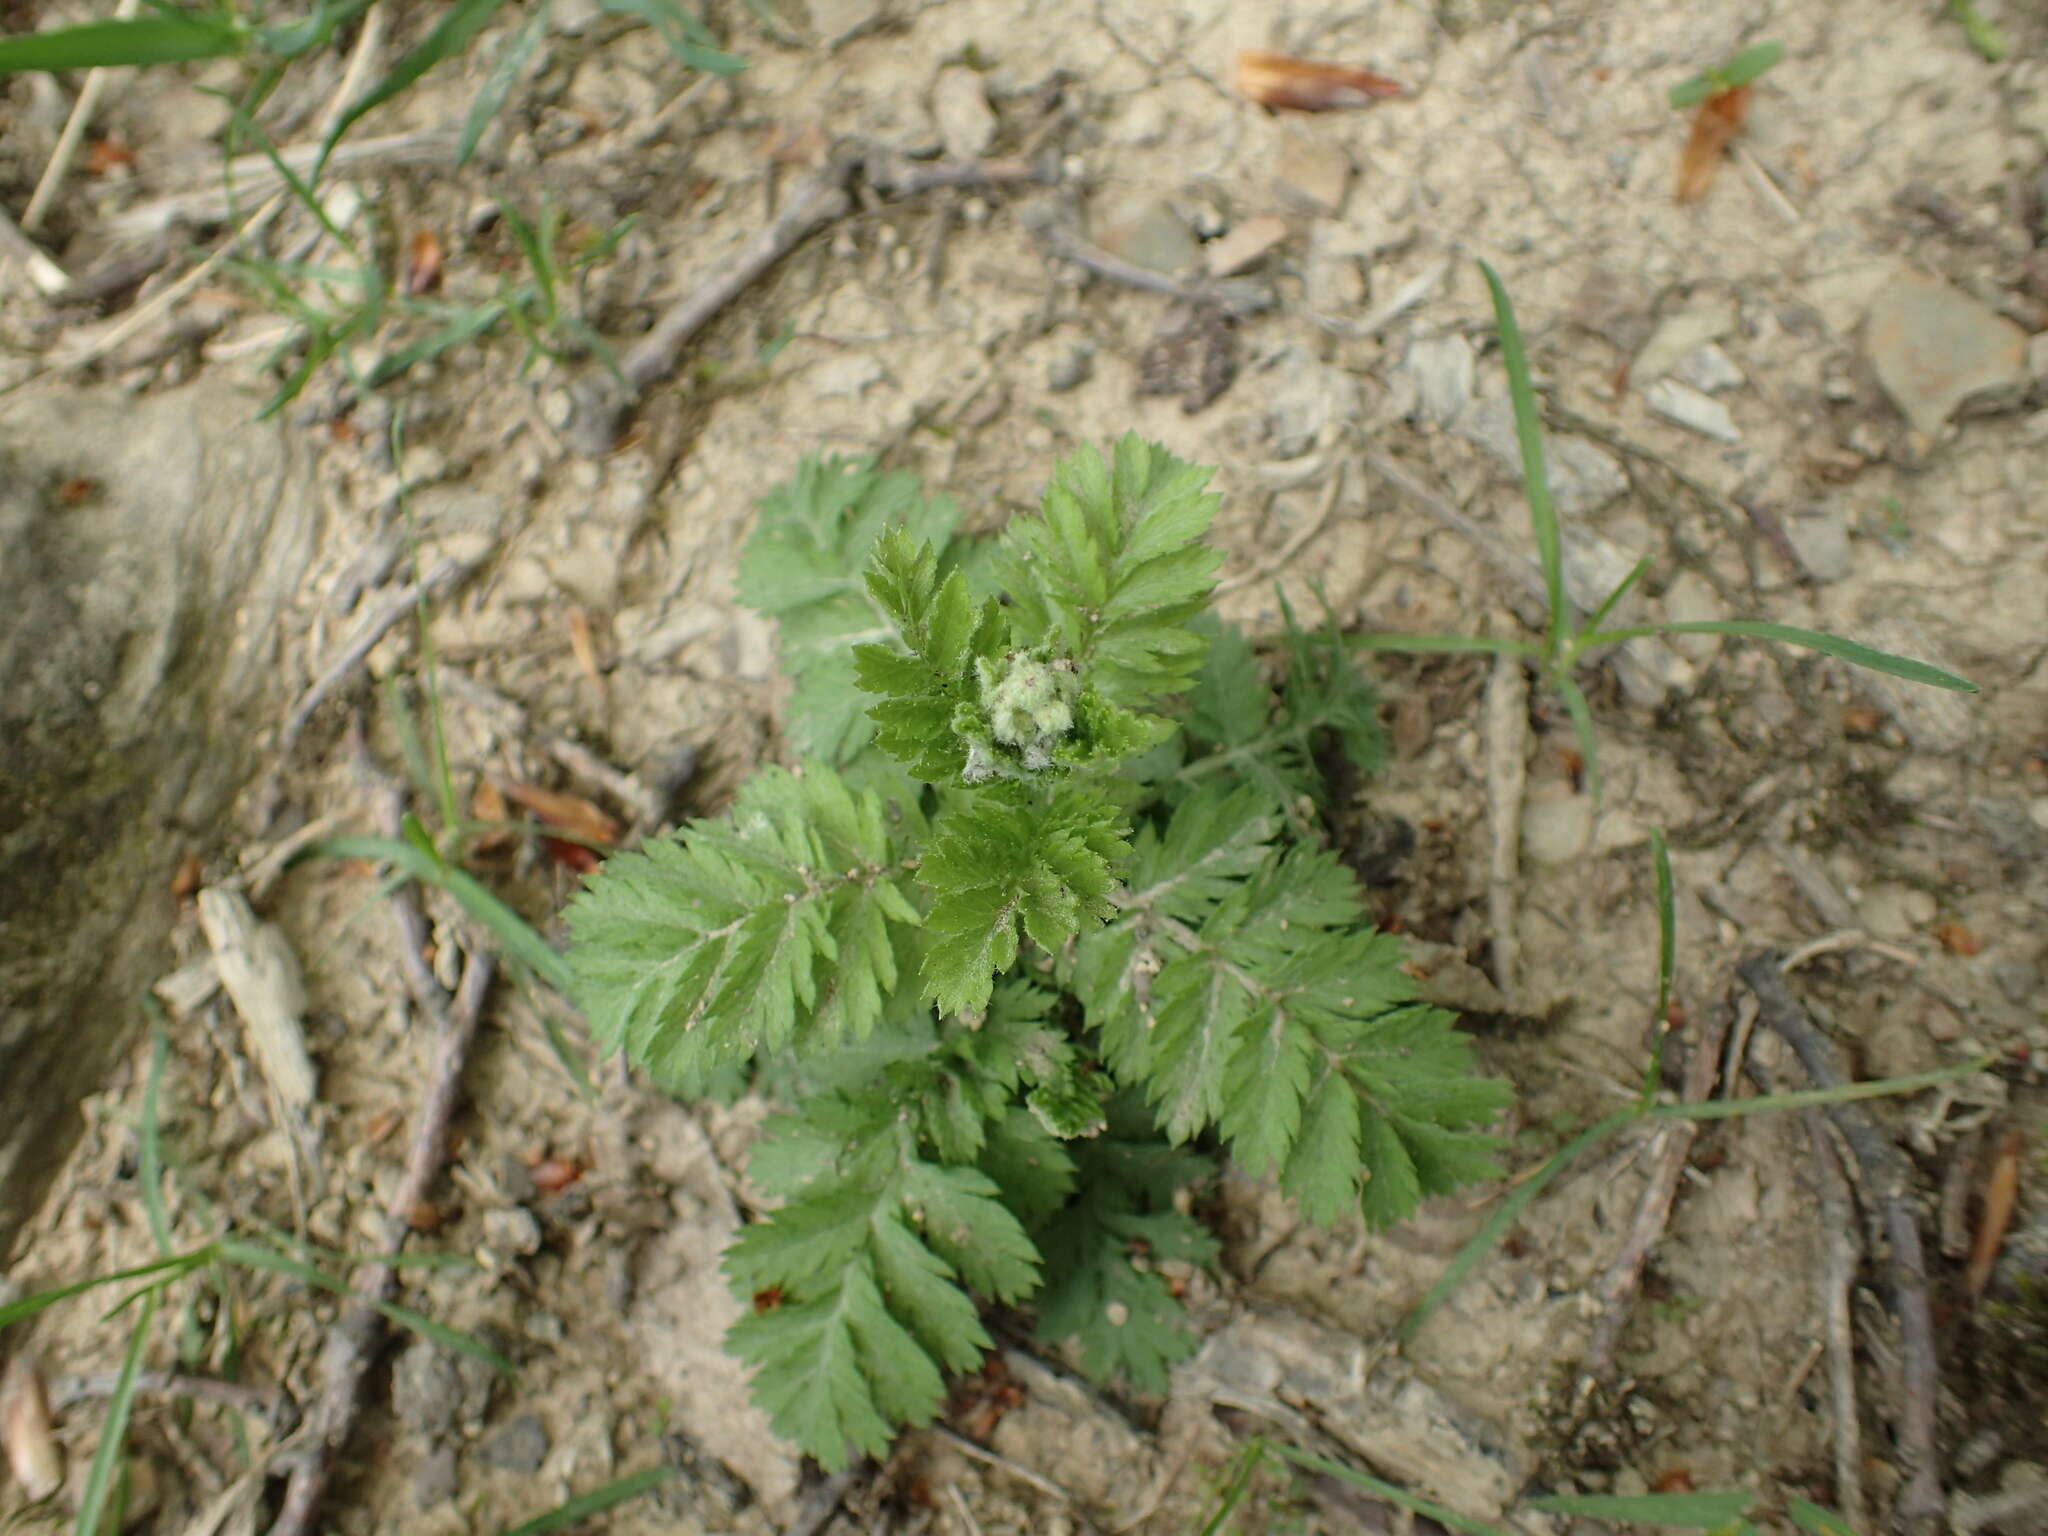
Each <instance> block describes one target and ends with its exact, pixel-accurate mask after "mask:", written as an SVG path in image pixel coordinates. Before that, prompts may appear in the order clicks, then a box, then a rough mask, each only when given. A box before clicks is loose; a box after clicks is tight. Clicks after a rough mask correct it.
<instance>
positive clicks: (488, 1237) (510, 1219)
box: [483, 1205, 541, 1259]
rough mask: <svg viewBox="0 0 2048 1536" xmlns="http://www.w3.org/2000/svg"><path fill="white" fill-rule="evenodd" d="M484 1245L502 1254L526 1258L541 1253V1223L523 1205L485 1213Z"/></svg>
mask: <svg viewBox="0 0 2048 1536" xmlns="http://www.w3.org/2000/svg"><path fill="white" fill-rule="evenodd" d="M483 1225H484V1243H485V1245H486V1246H488V1247H489V1248H491V1249H493V1250H494V1251H496V1252H498V1253H501V1254H512V1255H514V1256H516V1257H518V1258H522V1259H523V1258H526V1257H527V1256H528V1255H530V1254H535V1253H538V1252H540V1245H541V1232H540V1223H539V1222H538V1221H537V1220H535V1219H534V1214H533V1212H531V1211H529V1210H527V1209H526V1207H524V1206H521V1205H514V1206H508V1207H506V1208H505V1209H503V1210H497V1211H486V1212H484V1223H483Z"/></svg>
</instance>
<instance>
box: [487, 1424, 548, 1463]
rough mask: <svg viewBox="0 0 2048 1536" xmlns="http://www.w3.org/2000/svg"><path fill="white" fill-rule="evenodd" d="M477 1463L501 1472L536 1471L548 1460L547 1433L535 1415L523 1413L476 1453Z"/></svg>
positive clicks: (544, 1426) (545, 1427)
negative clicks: (479, 1462)
mask: <svg viewBox="0 0 2048 1536" xmlns="http://www.w3.org/2000/svg"><path fill="white" fill-rule="evenodd" d="M476 1455H477V1460H479V1461H481V1462H482V1463H483V1464H484V1465H485V1466H487V1467H496V1468H497V1469H499V1470H500V1471H502V1472H526V1473H531V1472H538V1471H539V1470H540V1464H541V1463H542V1462H543V1461H545V1460H547V1455H548V1431H547V1426H546V1425H545V1424H543V1423H541V1421H540V1415H539V1414H537V1413H522V1414H520V1415H519V1416H518V1417H517V1418H516V1419H513V1420H511V1421H510V1422H509V1423H507V1424H506V1425H505V1427H504V1428H503V1429H501V1430H499V1431H498V1432H497V1433H496V1434H494V1435H492V1436H491V1437H490V1439H488V1440H486V1441H485V1442H484V1443H483V1444H482V1446H480V1447H479V1448H478V1450H477V1453H476Z"/></svg>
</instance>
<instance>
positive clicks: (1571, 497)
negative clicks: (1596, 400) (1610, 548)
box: [1456, 398, 1628, 517]
mask: <svg viewBox="0 0 2048 1536" xmlns="http://www.w3.org/2000/svg"><path fill="white" fill-rule="evenodd" d="M1456 430H1457V431H1458V432H1459V433H1460V434H1461V435H1462V436H1464V437H1467V438H1470V439H1471V440H1472V441H1473V442H1475V443H1477V444H1478V445H1479V446H1480V447H1482V448H1484V449H1485V450H1486V451H1487V452H1488V453H1490V454H1492V455H1493V457H1494V460H1495V462H1497V463H1498V464H1499V465H1500V467H1501V468H1502V469H1503V470H1505V471H1507V472H1508V473H1509V474H1512V475H1514V476H1516V477H1517V478H1519V477H1520V475H1521V473H1522V449H1521V445H1520V444H1519V443H1517V442H1516V441H1515V416H1514V409H1513V407H1512V406H1510V405H1509V404H1508V402H1507V401H1506V400H1505V399H1501V398H1494V399H1489V400H1482V401H1480V402H1479V403H1478V404H1476V405H1474V406H1472V407H1471V409H1469V410H1467V411H1466V412H1465V413H1464V414H1463V415H1462V416H1461V417H1460V418H1459V421H1458V425H1457V429H1456ZM1544 447H1545V449H1546V450H1547V453H1546V457H1547V459H1548V461H1549V467H1550V499H1551V500H1552V501H1553V502H1554V503H1555V504H1556V506H1557V510H1558V511H1559V512H1560V513H1561V514H1563V515H1564V516H1565V517H1584V516H1586V515H1587V514H1588V513H1592V512H1597V511H1599V510H1600V509H1601V508H1602V507H1604V506H1606V505H1607V504H1608V503H1609V502H1610V501H1613V500H1614V499H1615V498H1616V497H1617V496H1619V495H1621V494H1622V493H1623V492H1624V491H1626V490H1627V489H1628V474H1627V472H1626V471H1625V470H1623V469H1622V467H1621V461H1620V460H1619V459H1617V458H1615V457H1614V455H1612V454H1611V453H1608V452H1607V451H1606V450H1604V449H1602V448H1597V447H1595V446H1594V445H1593V444H1591V443H1589V442H1587V441H1586V440H1585V439H1584V438H1583V437H1572V436H1570V435H1569V434H1566V433H1552V434H1550V435H1549V436H1548V437H1546V438H1545V440H1544Z"/></svg>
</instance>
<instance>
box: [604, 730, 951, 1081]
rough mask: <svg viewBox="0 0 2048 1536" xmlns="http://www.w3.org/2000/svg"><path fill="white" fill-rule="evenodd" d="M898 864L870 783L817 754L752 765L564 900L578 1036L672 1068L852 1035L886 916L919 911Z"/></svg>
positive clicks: (882, 973)
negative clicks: (865, 787) (728, 787)
mask: <svg viewBox="0 0 2048 1536" xmlns="http://www.w3.org/2000/svg"><path fill="white" fill-rule="evenodd" d="M902 874H903V860H902V857H901V854H900V853H899V851H898V850H897V849H895V848H894V847H893V846H892V844H891V840H890V834H889V831H888V829H887V825H886V822H885V818H884V816H883V813H882V809H881V804H880V802H879V800H878V799H877V798H876V797H875V796H874V795H872V794H859V795H856V794H854V793H853V792H852V791H851V790H849V789H848V788H847V786H846V784H845V782H844V781H843V780H842V779H840V777H839V776H838V775H837V774H835V773H834V772H832V770H830V769H829V768H826V767H824V766H823V765H822V764H811V765H809V766H808V767H806V768H805V769H804V770H803V771H802V772H801V773H791V772H788V771H787V770H784V769H780V768H771V769H768V770H766V771H764V772H763V773H761V774H760V775H759V776H758V777H757V778H755V779H753V780H751V781H750V782H749V783H748V784H747V786H746V788H745V789H743V790H741V791H740V794H739V797H738V799H737V800H736V801H735V803H734V805H733V808H732V811H731V812H730V813H729V814H728V815H726V816H723V817H721V818H719V819H718V820H715V821H699V822H694V823H692V824H691V825H690V826H689V827H688V828H686V829H684V830H683V831H682V832H680V833H678V834H676V835H674V836H672V837H668V838H664V839H661V840H659V841H656V842H651V843H649V844H648V845H647V846H646V848H645V849H644V850H643V851H641V852H639V853H622V854H617V855H614V856H613V857H612V858H611V859H610V860H609V861H608V862H607V863H606V865H605V868H604V871H603V873H602V874H601V875H599V876H598V877H597V878H596V879H595V880H593V881H592V882H591V883H590V884H589V885H588V886H587V887H586V888H585V889H584V890H583V892H582V893H581V894H579V895H578V896H577V898H576V899H575V901H574V902H572V903H571V904H570V906H569V910H568V917H569V925H570V931H571V934H572V936H573V939H574V943H573V945H572V947H571V956H572V963H573V965H574V967H575V973H576V980H577V983H578V985H577V998H578V1001H579V1002H580V1003H581V1004H582V1006H583V1009H584V1011H585V1013H586V1014H587V1015H588V1017H589V1020H590V1026H591V1033H592V1035H593V1036H594V1037H595V1039H596V1041H597V1043H598V1044H599V1045H600V1046H601V1047H602V1048H603V1049H605V1050H608V1051H609V1050H616V1049H619V1048H621V1047H623V1048H624V1049H625V1050H626V1052H627V1054H628V1055H629V1056H630V1057H631V1058H632V1059H633V1060H634V1061H635V1062H637V1063H639V1064H641V1065H643V1066H645V1067H647V1068H649V1069H650V1070H651V1071H652V1072H654V1073H655V1075H656V1077H657V1078H659V1079H662V1080H665V1081H671V1082H689V1081H693V1080H697V1079H700V1078H701V1077H702V1075H703V1074H705V1073H707V1072H709V1071H710V1070H712V1069H714V1068H716V1067H718V1066H720V1065H722V1064H724V1063H727V1062H734V1061H742V1060H745V1059H747V1058H749V1057H750V1056H752V1055H753V1054H754V1053H756V1052H758V1051H761V1050H776V1049H784V1048H788V1049H794V1050H797V1051H799V1052H801V1051H805V1050H810V1049H816V1048H819V1047H829V1046H832V1045H836V1044H838V1043H840V1042H842V1041H845V1040H847V1039H858V1038H860V1037H862V1036H865V1035H866V1034H867V1033H868V1032H869V1031H871V1030H872V1029H873V1028H874V1027H875V1025H876V1023H877V1022H878V1021H879V1020H880V1019H881V1017H882V1013H883V1009H884V1006H885V1004H886V1003H887V1002H888V1000H889V999H890V997H891V995H892V993H893V992H894V991H895V989H896V984H897V965H896V937H897V934H896V930H898V929H905V928H914V927H916V926H917V924H918V922H919V916H918V912H917V909H916V907H914V906H913V905H912V904H911V902H910V900H909V898H908V897H907V896H906V895H905V894H904V892H903V890H902V889H901V887H900V885H899V883H898V882H899V880H900V879H901V877H902Z"/></svg>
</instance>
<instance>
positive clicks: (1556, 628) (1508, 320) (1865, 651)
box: [1347, 50, 1978, 802]
mask: <svg viewBox="0 0 2048 1536" xmlns="http://www.w3.org/2000/svg"><path fill="white" fill-rule="evenodd" d="M1751 51H1752V52H1755V51H1756V50H1751ZM1742 57H1747V55H1743V56H1742ZM1479 270H1480V271H1481V273H1483V274H1484V276H1485V278H1486V286H1487V289H1488V291H1489V293H1490V294H1491V295H1492V298H1493V314H1494V320H1495V323H1496V324H1497V325H1498V327H1499V329H1500V351H1501V364H1502V366H1503V367H1504V368H1505V369H1506V370H1507V376H1508V399H1509V402H1510V404H1511V406H1512V408H1513V412H1514V422H1515V441H1516V443H1517V445H1518V446H1519V448H1520V450H1521V460H1522V489H1523V494H1524V495H1525V496H1526V498H1527V500H1528V504H1529V524H1530V528H1531V530H1532V531H1533V533H1534V535H1535V542H1536V559H1537V563H1538V565H1539V567H1540V568H1541V570H1542V572H1543V586H1544V593H1545V597H1546V608H1547V613H1546V624H1547V627H1546V629H1545V632H1544V634H1543V636H1542V637H1541V638H1540V639H1530V638H1527V637H1524V636H1519V635H1498V636H1496V635H1390V634H1374V635H1354V636H1349V637H1347V639H1348V643H1350V644H1352V645H1355V646H1358V647H1360V648H1362V649H1365V650H1376V651H1411V652H1489V653H1505V654H1508V655H1514V656H1522V657H1526V658H1527V660H1528V663H1529V665H1530V666H1532V667H1533V668H1534V669H1535V670H1536V673H1537V675H1538V676H1539V677H1540V678H1541V679H1542V680H1543V682H1544V683H1545V684H1546V685H1547V686H1548V687H1550V688H1551V689H1552V690H1553V691H1554V692H1555V693H1556V694H1557V696H1558V697H1559V698H1561V699H1562V700H1563V701H1564V706H1565V711H1566V713H1567V714H1568V715H1569V717H1570V719H1571V723H1572V731H1573V733H1574V735H1576V737H1577V738H1578V744H1579V752H1580V755H1581V756H1582V757H1583V758H1584V759H1585V763H1586V779H1587V785H1588V788H1589V789H1590V790H1591V791H1592V793H1593V796H1594V798H1595V800H1596V802H1597V800H1598V798H1599V795H1600V788H1601V778H1600V750H1599V741H1598V739H1597V737H1596V736H1595V734H1594V730H1593V709H1592V705H1591V704H1590V703H1588V701H1587V699H1586V694H1585V690H1584V689H1583V688H1582V687H1581V686H1580V685H1579V681H1578V672H1579V668H1580V664H1581V663H1582V662H1584V661H1585V660H1586V658H1587V657H1588V656H1589V655H1590V654H1591V653H1593V652H1595V651H1599V650H1602V649H1604V648H1606V647H1608V646H1612V645H1620V644H1622V643H1624V642H1626V641H1629V640H1636V639H1642V638H1646V637H1650V636H1664V635H1724V636H1731V637H1735V638H1741V639H1751V640H1768V641H1772V642H1775V643H1777V644H1779V645H1790V646H1797V647H1800V648H1803V649H1805V650H1810V651H1818V652H1820V653H1821V654H1822V655H1824V656H1832V657H1835V658H1836V659H1837V660H1840V661H1846V662H1848V663H1850V664H1851V665H1852V666H1858V667H1867V668H1868V669H1870V670H1871V671H1873V672H1882V673H1886V674H1888V675H1889V676H1892V677H1898V678H1903V679H1905V680H1906V681H1907V682H1913V683H1923V684H1926V685H1927V686H1929V687H1933V688H1945V689H1950V690H1953V691H1955V692H1959V693H1975V692H1977V691H1978V690H1977V685H1976V684H1975V683H1972V682H1970V681H1968V680H1967V679H1965V678H1961V677H1957V676H1956V675H1955V674H1954V673H1952V672H1948V671H1944V670H1943V669H1942V668H1940V667H1935V666H1930V665H1928V664H1927V663H1926V662H1924V661H1915V660H1912V659H1911V658H1909V657H1905V656H1894V655H1892V654H1891V653H1890V652H1888V651H1880V650H1877V649H1875V648H1874V647H1871V646H1867V645H1863V644H1860V643H1858V642H1857V641H1854V640H1846V639H1844V638H1842V637H1841V636H1840V635H1830V634H1826V633H1823V632H1820V631H1817V630H1810V629H1799V628H1795V627H1794V626H1792V625H1789V624H1772V623H1766V622H1764V621H1762V620H1757V619H1699V620H1691V621H1684V622H1679V621H1668V622H1664V623H1657V624H1635V625H1622V626H1618V627H1616V628H1612V629H1610V628H1607V627H1605V626H1606V624H1607V620H1608V618H1609V616H1610V615H1611V614H1612V613H1613V612H1614V610H1615V607H1616V605H1618V604H1619V603H1620V602H1621V600H1622V599H1623V598H1624V597H1626V596H1627V595H1628V593H1629V592H1630V591H1631V590H1632V589H1633V588H1634V587H1635V585H1636V584H1637V583H1638V582H1639V581H1641V580H1642V579H1643V577H1644V576H1645V575H1647V574H1648V572H1649V569H1650V559H1649V557H1648V556H1647V555H1646V556H1644V557H1643V558H1642V559H1641V560H1639V561H1637V562H1636V564H1635V566H1634V567H1633V568H1632V569H1631V570H1630V571H1629V573H1628V574H1627V575H1626V576H1624V577H1622V579H1621V580H1620V581H1619V582H1617V583H1616V584H1615V586H1614V589H1613V590H1612V591H1611V592H1609V593H1608V594H1607V596H1606V597H1605V598H1603V599H1602V600H1601V601H1600V603H1599V604H1598V605H1597V606H1596V607H1595V608H1594V610H1593V612H1592V615H1591V616H1590V617H1589V618H1587V619H1586V620H1585V621H1584V622H1583V623H1581V622H1580V621H1579V618H1578V615H1577V612H1576V610H1575V609H1574V607H1573V605H1572V602H1571V599H1570V598H1569V596H1568V595H1567V593H1566V590H1565V576H1564V547H1563V540H1562V538H1561V536H1560V532H1559V525H1558V518H1557V509H1556V506H1555V505H1554V503H1553V502H1552V501H1551V496H1550V476H1549V471H1548V469H1547V468H1546V466H1545V463H1544V451H1543V416H1542V412H1541V410H1540V408H1539V407H1538V404H1537V400H1536V387H1535V384H1534V382H1533V380H1532V378H1531V376H1530V372H1529V355H1528V351H1527V349H1526V347H1525V346H1524V345H1523V341H1522V329H1521V326H1520V325H1519V324H1517V323H1516V320H1515V307H1514V304H1513V302H1512V301H1511V300H1510V299H1509V297H1508V291H1507V289H1506V287H1505V286H1503V285H1502V283H1501V280H1500V277H1499V275H1498V274H1496V273H1495V272H1494V270H1493V268H1492V267H1491V266H1489V265H1487V264H1486V263H1485V262H1483V261H1482V262H1481V263H1480V264H1479Z"/></svg>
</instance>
